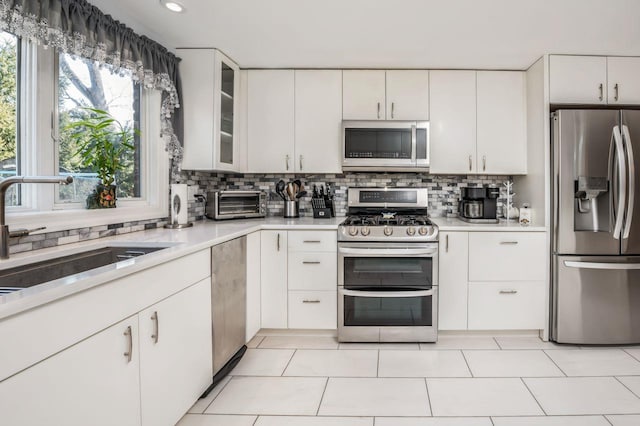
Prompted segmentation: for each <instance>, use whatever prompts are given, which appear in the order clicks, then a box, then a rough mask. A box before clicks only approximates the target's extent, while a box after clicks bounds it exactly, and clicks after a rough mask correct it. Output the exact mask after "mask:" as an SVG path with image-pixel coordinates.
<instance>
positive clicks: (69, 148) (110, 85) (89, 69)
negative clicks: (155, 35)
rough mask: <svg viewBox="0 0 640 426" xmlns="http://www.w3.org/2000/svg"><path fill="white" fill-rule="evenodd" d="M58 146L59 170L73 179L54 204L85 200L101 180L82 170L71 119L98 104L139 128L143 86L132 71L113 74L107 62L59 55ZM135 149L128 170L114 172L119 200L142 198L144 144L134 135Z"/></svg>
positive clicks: (128, 125)
mask: <svg viewBox="0 0 640 426" xmlns="http://www.w3.org/2000/svg"><path fill="white" fill-rule="evenodd" d="M57 85H58V88H57V89H58V90H57V108H58V114H57V115H58V145H57V147H58V149H57V153H56V158H57V164H56V168H57V170H58V173H59V174H60V175H71V176H73V177H74V182H73V183H72V184H71V185H68V186H62V187H60V188H59V190H58V194H57V199H56V202H58V203H83V202H84V200H85V199H86V198H87V195H89V193H90V192H91V191H93V189H94V187H95V185H96V184H97V183H98V182H99V180H98V178H97V177H96V174H95V173H93V172H92V171H91V170H89V169H86V168H83V167H82V164H81V161H80V158H79V156H78V155H77V150H78V147H77V146H76V145H75V143H74V141H73V140H72V139H71V138H69V137H68V135H69V132H70V131H71V130H70V129H68V127H67V126H68V125H69V123H71V122H73V121H75V120H79V119H83V118H86V117H87V115H88V114H90V112H89V111H87V110H86V108H94V109H99V110H102V111H107V112H108V113H110V114H111V115H112V116H113V117H114V118H115V119H116V120H118V121H119V122H120V123H122V125H123V126H124V127H125V128H126V129H131V130H132V129H134V128H135V129H140V116H141V111H140V104H141V102H140V98H141V89H140V85H139V84H135V83H134V81H133V79H132V77H131V73H130V72H128V71H119V72H115V73H114V72H113V71H112V69H111V67H110V66H109V65H99V64H97V63H96V62H94V61H90V60H86V59H83V58H78V57H73V56H71V55H68V54H66V53H60V54H59V55H58V81H57ZM134 145H135V150H133V151H127V152H126V153H125V154H124V155H123V157H122V158H121V159H120V160H121V162H122V163H123V164H124V165H125V166H126V169H125V170H124V171H123V172H121V173H119V174H118V175H116V184H117V191H118V192H117V196H118V199H119V200H125V199H137V198H140V197H141V170H140V169H141V161H140V160H141V156H140V151H141V146H140V136H139V135H136V136H135V141H134Z"/></svg>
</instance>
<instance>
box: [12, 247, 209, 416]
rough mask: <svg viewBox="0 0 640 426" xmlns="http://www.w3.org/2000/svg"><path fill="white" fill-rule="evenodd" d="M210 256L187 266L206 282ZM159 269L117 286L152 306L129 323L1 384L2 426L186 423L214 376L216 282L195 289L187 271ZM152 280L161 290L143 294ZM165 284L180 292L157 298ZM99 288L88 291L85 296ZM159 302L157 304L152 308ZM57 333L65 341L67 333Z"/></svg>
mask: <svg viewBox="0 0 640 426" xmlns="http://www.w3.org/2000/svg"><path fill="white" fill-rule="evenodd" d="M208 253H209V250H205V251H204V252H202V253H201V254H202V255H205V256H201V254H196V255H190V260H189V262H188V264H189V265H190V266H191V267H192V268H193V269H198V270H199V272H198V274H196V275H200V276H201V277H202V275H204V274H205V273H206V272H205V271H208V270H209V266H208V258H209V255H208ZM194 256H195V257H194ZM200 260H202V261H204V262H207V263H205V264H204V265H203V264H201V263H200V262H199V261H200ZM170 263H172V264H173V265H174V267H176V268H178V267H180V266H184V265H186V264H185V263H181V262H180V260H176V261H172V262H170ZM168 264H169V263H165V264H164V265H168ZM156 268H163V266H158V267H156ZM154 269H155V268H152V269H149V270H147V271H144V272H140V273H139V274H141V275H140V276H139V277H138V278H135V279H134V280H133V281H132V280H131V279H130V277H127V278H123V279H122V280H121V281H120V280H118V281H114V282H113V283H112V284H111V285H113V286H114V287H113V288H112V291H114V292H117V291H119V290H118V289H119V287H121V286H124V287H125V289H124V290H125V291H126V292H127V294H128V296H129V298H130V299H137V298H138V296H139V295H138V294H137V293H138V292H141V291H142V292H144V293H146V298H145V300H149V302H148V303H147V304H146V305H143V306H147V307H146V308H143V306H140V307H139V308H138V309H136V311H134V312H136V313H135V314H134V315H131V316H129V317H127V318H126V319H125V320H122V321H119V322H117V323H116V324H114V325H111V326H109V327H107V328H105V329H103V330H101V331H99V332H97V333H95V334H92V335H90V336H88V337H86V338H82V340H80V341H77V343H75V344H72V345H71V346H68V347H65V349H63V350H61V351H58V352H57V353H54V354H53V355H51V356H48V357H46V358H44V359H42V360H40V361H39V362H36V363H34V364H32V365H30V366H29V367H28V368H26V369H24V370H22V371H18V372H16V373H15V374H14V375H12V376H10V377H8V378H7V379H5V380H3V381H0V424H2V425H11V426H40V425H65V426H74V425H77V426H86V425H92V426H94V425H96V426H99V425H104V426H112V425H118V426H128V425H131V426H140V425H145V426H162V425H167V426H170V425H174V424H176V423H177V422H178V421H179V420H180V418H181V417H182V416H183V415H184V413H186V412H187V411H188V410H189V408H190V407H191V405H192V404H193V402H194V401H196V400H197V399H198V397H199V396H200V395H201V394H202V393H203V392H204V391H205V390H206V389H207V387H208V386H209V385H210V384H211V379H212V377H213V370H212V363H211V359H212V355H211V351H212V345H211V341H212V335H211V278H210V277H208V278H204V279H202V278H199V281H197V282H196V283H195V284H193V282H191V283H189V281H186V280H190V279H191V278H190V277H191V276H193V274H190V273H188V272H185V271H179V273H180V274H182V275H181V276H178V275H176V276H171V275H170V274H165V276H164V278H163V277H157V276H156V275H155V272H153V270H154ZM175 273H177V272H175ZM148 280H153V283H154V284H155V287H153V288H145V285H146V283H147V282H148ZM167 282H169V283H171V284H172V285H173V286H174V288H175V292H174V293H170V294H164V293H159V294H163V295H159V294H156V293H154V292H153V291H154V289H155V291H158V292H159V291H160V290H159V289H160V288H162V287H163V286H165V285H166V284H167ZM105 285H107V284H105ZM141 287H142V288H141ZM100 289H101V287H97V288H96V289H91V290H88V291H87V292H85V293H86V294H85V296H87V294H90V293H91V292H94V291H98V292H99V291H101V290H100ZM159 299H162V300H160V301H157V300H159ZM64 300H65V299H61V301H58V302H56V303H60V304H64V303H65V302H64ZM69 300H71V302H68V304H67V305H66V311H67V312H73V311H74V307H75V305H76V303H77V302H78V301H77V300H73V299H69ZM153 301H157V302H156V303H155V304H153V305H151V306H149V303H153ZM126 303H127V301H126V300H123V301H122V304H123V305H124V304H126ZM129 303H130V301H129ZM46 307H47V305H44V307H42V308H36V309H35V310H33V311H31V312H28V313H25V315H33V313H36V312H37V311H38V310H39V309H47V308H46ZM57 309H59V310H60V311H61V312H62V310H63V309H64V308H63V307H62V306H60V307H58V308H57ZM94 309H97V308H94ZM114 309H115V307H114ZM75 320H76V321H82V318H80V317H75ZM89 320H90V319H88V318H87V319H86V321H89ZM21 331H22V333H23V335H24V336H25V337H24V338H25V339H30V338H31V339H32V338H33V334H34V332H33V330H30V329H23V330H21ZM57 334H59V335H61V336H62V335H64V334H65V330H64V329H62V330H59V331H58V332H57ZM19 343H20V342H16V344H19ZM32 344H33V345H37V344H38V341H37V340H33V341H32ZM6 346H7V347H6V348H3V350H6V351H11V350H12V348H11V343H7V345H6Z"/></svg>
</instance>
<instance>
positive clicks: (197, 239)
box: [0, 217, 545, 320]
mask: <svg viewBox="0 0 640 426" xmlns="http://www.w3.org/2000/svg"><path fill="white" fill-rule="evenodd" d="M343 220H344V217H337V218H331V219H313V218H306V217H305V218H299V219H284V218H281V217H269V218H265V219H246V220H230V221H217V222H216V221H209V220H207V221H198V222H197V223H196V224H195V225H194V226H193V227H191V228H186V229H180V230H171V229H164V228H158V229H152V230H146V231H139V232H132V233H128V234H123V235H117V236H113V237H107V238H101V239H97V240H89V241H84V242H79V243H74V244H68V245H62V246H57V247H51V248H47V249H42V250H36V251H33V252H26V253H19V254H15V255H12V256H11V259H9V260H3V261H0V270H3V269H8V268H12V267H16V266H21V265H25V264H31V263H36V262H40V261H44V260H49V259H52V258H57V257H62V256H68V255H71V254H75V253H79V252H84V251H89V250H93V249H98V248H102V247H107V246H114V245H115V246H126V245H135V246H148V247H167V248H166V249H164V250H159V251H156V252H153V253H150V254H147V255H144V256H141V257H139V258H133V259H129V260H126V261H122V262H118V263H114V264H110V265H106V266H102V267H100V268H96V269H92V270H89V271H86V272H82V273H79V274H75V275H72V276H69V277H64V278H60V279H58V280H54V281H50V282H47V283H44V284H39V285H37V286H33V287H31V288H27V289H25V290H22V291H17V292H13V293H9V294H7V295H4V296H0V320H1V319H3V318H7V317H9V316H11V315H15V314H17V313H20V312H24V311H26V310H28V309H33V308H35V307H37V306H40V305H43V304H45V303H49V302H52V301H55V300H57V299H60V298H63V297H66V296H70V295H72V294H75V293H78V292H81V291H84V290H88V289H90V288H93V287H96V286H99V285H101V284H104V283H106V282H109V281H113V280H116V279H119V278H122V277H125V276H127V275H130V274H133V273H135V272H139V271H143V270H145V269H148V268H151V267H154V266H156V265H159V264H162V263H165V262H168V261H171V260H174V259H177V258H180V257H182V256H187V255H189V254H191V253H195V252H197V251H200V250H204V249H207V248H209V247H211V246H215V245H217V244H221V243H224V242H226V241H229V240H232V239H234V238H238V237H241V236H244V235H247V234H250V233H252V232H256V231H260V230H276V229H282V230H304V229H309V230H336V229H337V228H338V225H339V224H340V223H341V222H342V221H343ZM432 220H433V222H434V223H435V224H436V225H438V227H439V228H440V230H441V231H529V232H532V231H533V232H536V231H537V232H544V231H545V227H544V226H528V227H523V226H520V225H519V224H518V223H517V222H502V223H498V224H495V225H485V224H470V223H466V222H463V221H461V220H459V219H449V218H441V217H440V218H432ZM0 285H1V283H0Z"/></svg>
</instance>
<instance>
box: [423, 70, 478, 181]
mask: <svg viewBox="0 0 640 426" xmlns="http://www.w3.org/2000/svg"><path fill="white" fill-rule="evenodd" d="M430 80H431V81H430V87H429V91H430V103H431V105H430V115H431V119H430V132H431V165H430V171H431V173H434V174H436V173H441V174H442V173H453V174H467V173H476V171H477V169H476V72H475V71H431V72H430Z"/></svg>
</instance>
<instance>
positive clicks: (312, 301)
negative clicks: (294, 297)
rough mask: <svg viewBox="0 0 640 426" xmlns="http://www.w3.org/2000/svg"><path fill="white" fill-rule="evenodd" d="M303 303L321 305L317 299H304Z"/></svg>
mask: <svg viewBox="0 0 640 426" xmlns="http://www.w3.org/2000/svg"><path fill="white" fill-rule="evenodd" d="M302 303H320V301H319V300H317V299H315V300H308V299H304V300H303V301H302Z"/></svg>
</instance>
